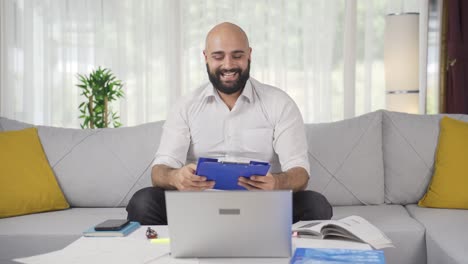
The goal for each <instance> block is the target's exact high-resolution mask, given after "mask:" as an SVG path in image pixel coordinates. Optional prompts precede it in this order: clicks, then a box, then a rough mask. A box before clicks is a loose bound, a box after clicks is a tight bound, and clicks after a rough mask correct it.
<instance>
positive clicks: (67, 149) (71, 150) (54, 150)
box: [0, 118, 163, 207]
mask: <svg viewBox="0 0 468 264" xmlns="http://www.w3.org/2000/svg"><path fill="white" fill-rule="evenodd" d="M162 124H163V122H162V121H160V122H154V123H148V124H144V125H140V126H135V127H125V128H118V129H112V128H111V129H96V130H90V129H86V130H82V129H68V128H56V127H45V126H38V127H37V128H38V133H39V137H40V139H41V143H42V146H43V148H44V152H45V153H46V155H47V159H48V161H49V164H50V165H51V167H52V169H53V171H54V173H55V176H56V178H57V181H58V183H59V185H60V187H61V188H62V190H63V192H64V194H65V196H66V198H67V200H68V202H69V203H70V205H71V206H76V207H119V206H125V205H127V203H128V201H129V200H130V198H131V197H132V195H133V194H134V193H135V192H136V191H138V190H139V189H141V188H143V187H147V186H151V163H152V162H153V159H154V155H155V153H156V150H157V146H158V145H159V140H160V138H161V132H162ZM30 126H31V125H29V124H25V123H21V122H17V121H13V120H9V119H6V118H0V131H6V130H18V129H23V128H26V127H30Z"/></svg>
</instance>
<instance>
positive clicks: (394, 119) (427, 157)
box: [382, 111, 468, 204]
mask: <svg viewBox="0 0 468 264" xmlns="http://www.w3.org/2000/svg"><path fill="white" fill-rule="evenodd" d="M443 116H444V115H415V114H405V113H398V112H390V111H383V120H382V121H383V124H382V132H383V157H384V168H385V202H386V203H393V204H414V203H417V202H418V201H419V199H421V197H422V196H423V195H424V193H425V192H426V189H427V186H428V184H429V182H430V180H431V178H432V174H433V172H434V159H435V151H436V148H437V143H438V137H439V121H440V119H441V118H442V117H443ZM447 116H449V117H451V118H455V119H459V120H462V121H465V122H468V115H447Z"/></svg>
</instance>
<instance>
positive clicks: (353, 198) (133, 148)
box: [0, 110, 468, 264]
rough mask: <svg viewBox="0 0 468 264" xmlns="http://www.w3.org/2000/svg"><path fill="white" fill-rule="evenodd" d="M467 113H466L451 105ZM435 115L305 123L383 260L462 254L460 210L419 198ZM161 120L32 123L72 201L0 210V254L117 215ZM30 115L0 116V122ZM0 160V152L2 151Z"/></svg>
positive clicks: (41, 247)
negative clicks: (75, 125)
mask: <svg viewBox="0 0 468 264" xmlns="http://www.w3.org/2000/svg"><path fill="white" fill-rule="evenodd" d="M452 117H453V118H457V119H460V120H464V121H468V116H467V115H452ZM440 118H441V115H410V114H403V113H396V112H389V111H382V110H381V111H377V112H373V113H369V114H366V115H362V116H359V117H356V118H352V119H348V120H344V121H339V122H334V123H321V124H306V130H307V138H308V144H309V160H310V164H311V171H312V175H311V178H310V181H309V186H308V188H309V189H312V190H316V191H319V192H321V193H323V194H324V195H325V196H326V197H327V198H328V199H329V201H330V202H331V203H332V205H333V206H334V218H342V217H345V216H348V215H353V214H354V215H360V216H363V217H365V218H366V219H368V220H369V221H370V222H372V223H373V224H375V225H376V226H377V227H379V228H380V229H381V230H382V231H384V232H385V233H386V234H387V236H388V237H390V239H392V241H393V243H394V245H395V246H396V248H389V249H385V256H386V259H387V263H399V264H402V263H431V264H432V263H433V264H439V263H468V251H467V249H468V227H467V226H466V224H467V223H468V210H448V209H430V208H420V207H418V206H417V202H418V200H419V199H420V198H421V197H422V195H423V194H424V193H425V190H426V188H427V185H428V183H429V181H430V179H431V176H432V172H433V162H434V153H435V150H436V146H437V139H438V131H439V120H440ZM162 124H163V122H155V123H149V124H144V125H140V126H136V127H128V128H118V129H100V130H79V129H64V128H54V127H43V126H39V127H38V131H39V136H40V139H41V142H42V145H43V147H44V150H45V152H46V155H47V158H48V160H49V163H50V165H51V166H52V168H53V170H54V173H55V175H56V177H57V180H58V182H59V184H60V186H61V188H62V190H63V192H64V194H65V196H66V198H67V200H68V202H69V203H70V205H71V206H72V208H71V209H67V210H63V211H56V212H46V213H38V214H32V215H25V216H18V217H10V218H4V219H0V263H12V262H11V261H10V260H11V259H13V258H17V257H24V256H30V255H34V254H39V253H44V252H48V251H52V250H57V249H60V248H63V247H64V246H66V245H67V244H69V243H71V242H72V241H74V240H75V239H77V238H78V237H80V235H81V232H82V231H83V230H85V229H86V228H88V227H89V226H92V225H94V224H96V223H97V222H100V221H102V220H104V219H108V218H125V217H126V215H127V214H126V211H125V208H124V207H125V205H126V204H127V202H128V200H129V199H130V198H131V196H132V195H133V193H134V192H135V191H137V190H139V189H140V188H143V187H146V186H150V185H151V182H150V171H151V168H150V164H151V162H152V160H153V157H154V154H155V152H156V150H157V147H158V145H159V140H160V135H161V129H162ZM30 126H31V125H29V124H25V123H21V122H17V121H13V120H9V119H6V118H0V131H7V130H18V129H22V128H26V127H30ZM0 162H1V161H0Z"/></svg>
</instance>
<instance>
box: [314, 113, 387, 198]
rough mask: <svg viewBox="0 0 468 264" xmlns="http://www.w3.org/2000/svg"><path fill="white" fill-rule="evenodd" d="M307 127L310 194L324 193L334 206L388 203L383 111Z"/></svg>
mask: <svg viewBox="0 0 468 264" xmlns="http://www.w3.org/2000/svg"><path fill="white" fill-rule="evenodd" d="M305 126H306V135H307V140H308V145H309V162H310V174H311V175H310V179H309V186H308V189H309V190H314V191H318V192H320V193H322V194H323V195H325V197H327V199H328V201H329V202H330V203H331V204H332V205H361V204H366V205H375V204H382V203H384V170H383V154H382V111H377V112H372V113H369V114H365V115H362V116H359V117H355V118H351V119H346V120H343V121H338V122H333V123H321V124H306V125H305Z"/></svg>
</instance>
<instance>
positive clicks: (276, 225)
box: [166, 191, 292, 258]
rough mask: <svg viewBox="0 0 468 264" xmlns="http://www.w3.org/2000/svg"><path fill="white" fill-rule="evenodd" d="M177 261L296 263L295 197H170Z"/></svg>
mask: <svg viewBox="0 0 468 264" xmlns="http://www.w3.org/2000/svg"><path fill="white" fill-rule="evenodd" d="M166 210H167V220H168V226H169V235H170V238H171V254H172V256H173V257H176V258H191V257H197V258H203V257H220V258H224V257H235V258H239V257H290V256H291V225H292V192H291V191H204V192H179V191H166Z"/></svg>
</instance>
